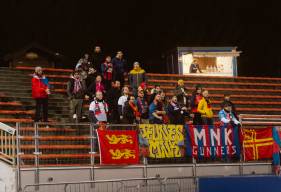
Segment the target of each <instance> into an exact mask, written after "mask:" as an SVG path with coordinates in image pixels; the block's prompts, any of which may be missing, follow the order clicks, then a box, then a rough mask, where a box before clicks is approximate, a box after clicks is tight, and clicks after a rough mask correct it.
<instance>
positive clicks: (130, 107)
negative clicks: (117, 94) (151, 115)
mask: <svg viewBox="0 0 281 192" xmlns="http://www.w3.org/2000/svg"><path fill="white" fill-rule="evenodd" d="M140 117H141V114H140V112H139V110H138V106H137V105H136V103H135V97H134V96H133V95H131V96H129V100H128V101H126V102H125V105H124V121H123V122H124V123H127V124H133V123H139V122H140Z"/></svg>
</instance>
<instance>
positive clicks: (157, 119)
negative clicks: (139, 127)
mask: <svg viewBox="0 0 281 192" xmlns="http://www.w3.org/2000/svg"><path fill="white" fill-rule="evenodd" d="M159 102H161V94H160V93H158V94H156V95H155V97H154V100H153V102H152V103H151V104H150V105H149V123H151V124H163V115H165V114H166V112H165V111H164V109H163V108H162V109H161V110H159Z"/></svg>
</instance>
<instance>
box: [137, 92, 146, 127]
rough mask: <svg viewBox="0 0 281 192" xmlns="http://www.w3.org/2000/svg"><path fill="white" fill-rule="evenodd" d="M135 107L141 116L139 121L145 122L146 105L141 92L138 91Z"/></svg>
mask: <svg viewBox="0 0 281 192" xmlns="http://www.w3.org/2000/svg"><path fill="white" fill-rule="evenodd" d="M137 106H138V109H139V112H140V114H141V121H142V122H146V120H147V119H148V103H147V101H146V100H145V98H144V92H143V90H140V91H138V97H137Z"/></svg>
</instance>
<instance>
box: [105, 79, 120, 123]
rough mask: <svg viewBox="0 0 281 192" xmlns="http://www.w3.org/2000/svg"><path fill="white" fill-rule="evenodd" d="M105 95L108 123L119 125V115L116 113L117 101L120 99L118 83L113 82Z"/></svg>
mask: <svg viewBox="0 0 281 192" xmlns="http://www.w3.org/2000/svg"><path fill="white" fill-rule="evenodd" d="M106 95H107V97H106V101H107V103H108V116H109V118H108V121H109V122H110V123H112V124H118V123H120V115H119V112H118V99H119V98H120V97H121V90H120V82H119V81H115V82H114V84H113V86H112V88H111V89H109V91H108V92H107V94H106Z"/></svg>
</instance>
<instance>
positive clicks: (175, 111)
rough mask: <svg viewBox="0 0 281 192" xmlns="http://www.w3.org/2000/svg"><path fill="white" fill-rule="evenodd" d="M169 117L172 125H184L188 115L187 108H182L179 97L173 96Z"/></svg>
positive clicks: (169, 106)
mask: <svg viewBox="0 0 281 192" xmlns="http://www.w3.org/2000/svg"><path fill="white" fill-rule="evenodd" d="M167 110H168V116H169V121H170V124H174V125H183V124H184V123H185V122H184V115H185V114H186V113H187V108H186V107H182V108H181V107H180V105H179V104H178V101H177V96H173V97H172V99H171V101H170V102H169V105H168V109H167Z"/></svg>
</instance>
